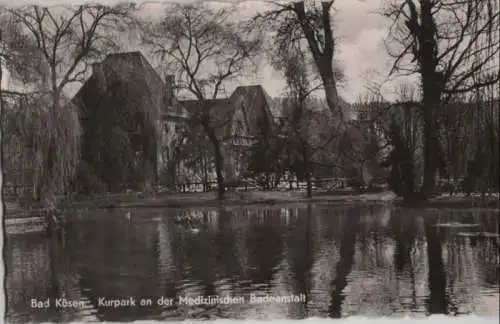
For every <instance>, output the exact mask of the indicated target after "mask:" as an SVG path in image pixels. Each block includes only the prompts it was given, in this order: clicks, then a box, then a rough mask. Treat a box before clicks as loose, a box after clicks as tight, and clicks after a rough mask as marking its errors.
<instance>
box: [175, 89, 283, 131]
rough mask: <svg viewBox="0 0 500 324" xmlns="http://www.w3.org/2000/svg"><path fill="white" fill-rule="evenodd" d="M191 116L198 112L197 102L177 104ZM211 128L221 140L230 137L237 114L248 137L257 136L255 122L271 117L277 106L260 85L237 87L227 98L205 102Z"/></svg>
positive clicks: (190, 101)
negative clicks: (241, 115) (242, 117)
mask: <svg viewBox="0 0 500 324" xmlns="http://www.w3.org/2000/svg"><path fill="white" fill-rule="evenodd" d="M179 103H180V104H181V105H182V106H183V107H184V108H185V109H186V111H188V112H189V114H191V115H196V114H197V113H198V112H200V109H201V105H200V102H199V101H198V100H183V101H180V102H179ZM206 103H207V104H208V109H209V110H210V116H211V117H212V122H213V127H214V128H215V129H216V130H218V131H219V132H220V133H219V134H220V135H221V136H222V137H223V138H228V137H230V136H232V134H231V133H232V122H233V120H234V118H235V115H236V113H237V112H241V113H242V114H243V116H244V121H245V124H246V128H247V130H248V133H249V134H248V135H249V136H256V135H257V131H258V129H257V121H258V120H259V119H260V118H261V117H262V116H263V115H266V116H268V117H271V118H270V119H269V122H272V121H271V119H272V117H273V111H274V112H276V107H277V105H276V104H275V102H274V100H272V98H271V97H270V96H269V95H268V94H267V93H266V91H265V90H264V88H263V87H262V86H260V85H251V86H240V87H237V88H236V89H235V90H234V92H233V93H232V94H231V96H230V97H229V98H218V99H212V100H207V101H206Z"/></svg>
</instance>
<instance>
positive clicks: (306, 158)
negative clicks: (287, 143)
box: [302, 148, 312, 198]
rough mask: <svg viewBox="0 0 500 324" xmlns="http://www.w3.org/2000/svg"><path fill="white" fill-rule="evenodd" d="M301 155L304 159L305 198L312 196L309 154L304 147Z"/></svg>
mask: <svg viewBox="0 0 500 324" xmlns="http://www.w3.org/2000/svg"><path fill="white" fill-rule="evenodd" d="M302 156H303V159H304V169H305V170H304V172H305V175H306V183H307V198H311V197H312V183H311V171H310V166H309V154H308V153H307V148H304V151H303V152H302Z"/></svg>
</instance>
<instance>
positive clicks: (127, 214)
mask: <svg viewBox="0 0 500 324" xmlns="http://www.w3.org/2000/svg"><path fill="white" fill-rule="evenodd" d="M125 218H126V219H127V220H130V212H129V211H128V212H126V213H125Z"/></svg>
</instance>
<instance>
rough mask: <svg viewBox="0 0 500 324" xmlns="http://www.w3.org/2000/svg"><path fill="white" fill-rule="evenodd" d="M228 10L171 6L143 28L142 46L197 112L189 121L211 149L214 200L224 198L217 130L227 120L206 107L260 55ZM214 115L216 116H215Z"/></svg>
mask: <svg viewBox="0 0 500 324" xmlns="http://www.w3.org/2000/svg"><path fill="white" fill-rule="evenodd" d="M231 13H232V12H231V10H230V9H227V8H222V9H212V8H210V7H209V6H205V5H200V4H198V5H172V6H169V7H168V8H167V10H166V13H165V16H164V17H163V19H162V20H161V21H160V22H158V23H155V24H153V25H151V26H148V28H146V33H145V37H144V41H145V43H146V44H147V45H149V46H151V47H152V50H153V53H154V54H157V55H159V56H160V57H161V59H162V60H163V61H165V60H167V61H168V63H170V64H172V65H173V66H174V67H175V68H176V69H177V71H178V74H179V77H178V80H179V83H180V84H179V86H180V87H181V88H182V89H185V90H187V91H188V92H189V93H190V94H191V95H193V96H194V97H195V98H196V100H197V103H198V108H199V109H198V112H196V113H195V114H194V115H193V116H192V117H191V118H192V120H191V124H192V126H193V127H197V126H201V128H202V129H203V132H204V133H205V134H206V136H207V137H208V139H209V141H210V143H211V145H212V146H213V150H214V156H215V170H216V174H217V185H218V193H219V199H222V198H223V197H224V193H225V181H224V174H223V170H224V155H223V147H222V138H221V136H220V135H219V132H218V129H222V128H223V127H224V126H225V124H226V123H227V122H228V121H227V120H223V118H221V117H222V116H220V113H218V112H216V111H214V109H217V106H214V105H212V104H211V103H210V101H211V100H214V99H217V98H219V96H220V95H222V94H223V90H224V89H223V87H224V85H225V83H227V82H228V81H231V80H233V79H235V77H237V76H239V75H240V74H241V73H243V72H244V70H245V68H246V67H247V63H249V62H251V60H252V59H253V58H255V57H256V56H257V55H258V53H259V49H260V45H261V37H260V35H258V32H256V31H255V30H252V29H250V28H247V25H246V23H239V24H238V23H234V22H232V21H231V19H230V18H231ZM217 115H219V116H217Z"/></svg>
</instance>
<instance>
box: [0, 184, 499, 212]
mask: <svg viewBox="0 0 500 324" xmlns="http://www.w3.org/2000/svg"><path fill="white" fill-rule="evenodd" d="M354 203H372V204H380V203H383V204H393V205H394V206H396V207H402V208H410V209H425V208H439V209H450V208H451V209H468V208H472V209H477V208H480V209H499V208H500V203H499V199H498V198H493V197H488V198H486V201H484V202H482V203H481V201H480V197H477V196H471V197H465V196H464V197H460V196H453V197H450V196H448V195H442V196H440V197H436V198H434V199H432V200H430V201H428V202H427V203H424V204H421V205H415V206H407V205H405V204H403V203H402V201H401V200H400V199H398V198H397V197H396V196H395V194H394V193H392V192H390V191H384V192H378V193H363V194H345V193H316V194H315V195H313V197H311V198H307V197H306V196H305V193H304V192H282V191H255V192H252V191H247V192H228V193H227V194H226V197H225V199H224V200H222V201H220V200H218V199H217V193H215V192H204V193H160V194H156V195H144V194H140V193H129V194H115V195H103V196H96V197H90V198H84V199H81V198H80V199H78V198H77V199H73V200H71V199H67V200H65V201H63V202H62V203H61V204H60V206H59V210H60V211H62V212H71V211H75V210H114V209H123V208H125V209H126V208H141V209H142V208H144V209H147V208H152V209H153V208H203V207H207V208H208V207H211V208H213V207H223V206H266V205H267V206H276V205H290V204H332V205H337V204H354ZM9 207H10V208H9ZM45 212H46V210H44V209H42V208H40V209H23V208H19V207H18V206H17V208H16V206H15V205H13V204H10V206H9V204H8V208H7V212H6V215H5V216H6V219H16V218H30V217H36V215H40V214H43V213H45Z"/></svg>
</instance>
